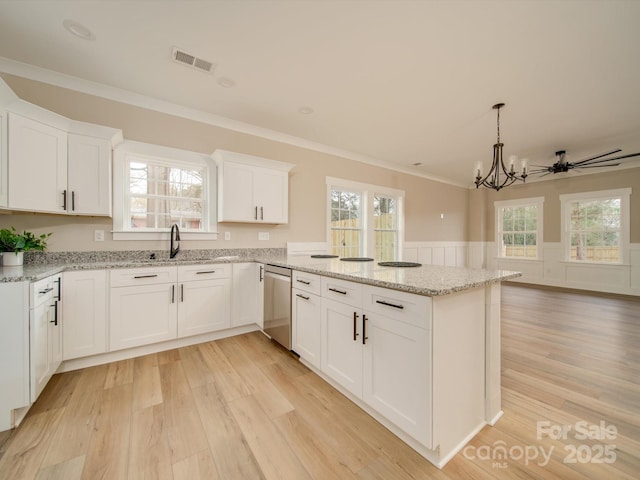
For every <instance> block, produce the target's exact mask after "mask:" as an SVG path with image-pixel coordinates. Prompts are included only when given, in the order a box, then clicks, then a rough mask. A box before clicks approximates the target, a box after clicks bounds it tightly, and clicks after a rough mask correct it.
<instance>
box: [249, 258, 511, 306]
mask: <svg viewBox="0 0 640 480" xmlns="http://www.w3.org/2000/svg"><path fill="white" fill-rule="evenodd" d="M257 260H258V261H261V262H262V263H268V264H272V265H277V266H282V267H288V268H292V269H294V270H299V271H302V272H307V273H316V274H318V275H323V276H327V277H332V278H338V279H342V280H350V281H353V282H359V283H364V284H367V285H374V286H377V287H384V288H391V289H393V290H400V291H403V292H409V293H415V294H418V295H426V296H429V297H432V296H438V295H448V294H451V293H455V292H460V291H463V290H468V289H470V288H475V287H480V286H483V285H488V284H492V283H497V282H502V281H505V280H510V279H513V278H517V277H520V276H521V275H522V273H520V272H512V271H507V270H485V269H477V268H462V267H445V266H440V265H423V266H421V267H382V266H380V265H378V263H377V262H375V261H373V262H345V261H342V260H340V259H338V258H332V259H314V258H310V257H309V256H308V255H289V256H280V257H278V256H274V257H271V258H262V259H257Z"/></svg>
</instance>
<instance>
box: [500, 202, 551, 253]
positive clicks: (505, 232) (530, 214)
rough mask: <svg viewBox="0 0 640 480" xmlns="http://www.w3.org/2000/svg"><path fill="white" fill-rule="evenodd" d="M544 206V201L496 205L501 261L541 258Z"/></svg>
mask: <svg viewBox="0 0 640 480" xmlns="http://www.w3.org/2000/svg"><path fill="white" fill-rule="evenodd" d="M543 202H544V198H543V197H537V198H523V199H518V200H507V201H501V202H495V209H496V242H497V243H498V246H499V248H498V255H499V256H500V257H503V258H522V259H537V258H539V257H540V256H541V255H540V253H541V252H540V244H541V243H542V213H543V210H542V208H543Z"/></svg>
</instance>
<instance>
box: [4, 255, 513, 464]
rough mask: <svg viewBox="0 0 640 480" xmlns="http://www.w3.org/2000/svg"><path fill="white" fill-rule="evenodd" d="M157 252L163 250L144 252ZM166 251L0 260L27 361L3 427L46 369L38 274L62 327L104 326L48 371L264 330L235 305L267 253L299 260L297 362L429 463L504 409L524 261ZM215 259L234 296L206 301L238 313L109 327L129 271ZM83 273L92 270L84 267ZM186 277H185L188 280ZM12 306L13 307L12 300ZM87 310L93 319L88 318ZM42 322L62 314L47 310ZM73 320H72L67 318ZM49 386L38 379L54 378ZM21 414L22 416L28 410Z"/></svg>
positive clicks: (295, 265)
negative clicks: (198, 328)
mask: <svg viewBox="0 0 640 480" xmlns="http://www.w3.org/2000/svg"><path fill="white" fill-rule="evenodd" d="M150 253H151V254H152V255H151V256H152V257H156V258H155V259H152V258H149V257H150ZM163 253H164V252H86V253H84V252H82V253H75V254H74V253H73V252H69V253H64V252H57V253H52V254H49V253H47V254H46V255H44V256H43V257H42V258H39V259H38V261H36V262H33V263H27V264H25V266H24V267H20V268H17V269H16V268H13V269H7V268H2V269H0V287H1V288H0V293H1V295H0V297H1V298H2V299H3V305H4V306H5V312H4V314H3V319H4V320H6V321H5V323H6V325H7V326H8V325H10V324H11V325H14V326H15V332H14V333H15V334H14V335H13V336H11V335H6V336H5V338H4V341H5V344H4V347H3V352H5V356H7V355H9V354H11V355H15V356H16V358H17V359H18V360H16V358H12V359H11V361H9V358H8V357H7V358H6V359H5V360H6V361H7V362H8V363H7V364H11V365H16V366H19V367H20V368H21V372H22V373H21V374H20V375H18V376H15V375H14V376H12V377H11V378H12V379H13V378H15V379H16V381H18V380H19V382H18V383H19V385H13V384H11V385H10V384H9V383H7V384H6V388H5V390H6V391H7V392H9V391H11V392H14V393H15V396H16V397H17V398H16V399H15V401H14V400H13V399H11V398H9V397H7V396H5V397H3V402H0V403H2V405H0V407H2V408H1V409H0V410H2V414H3V417H2V419H3V424H2V425H3V426H4V428H3V429H6V428H10V427H11V426H15V425H17V424H18V423H19V420H18V419H17V416H16V415H14V414H13V413H12V411H13V409H15V408H17V407H22V406H27V405H28V403H29V397H30V396H31V402H33V401H34V400H35V398H36V397H37V392H38V391H39V390H40V389H41V388H36V387H37V385H33V383H32V384H31V387H30V385H29V382H30V380H29V379H30V378H31V381H32V382H33V380H34V379H36V380H37V379H38V378H40V377H38V376H37V375H35V374H34V372H31V374H30V373H29V365H30V364H31V365H33V364H34V363H33V362H31V363H30V362H29V357H30V356H33V354H34V352H37V351H38V350H37V349H36V348H35V344H33V342H30V341H29V334H28V332H29V328H28V325H29V321H28V319H29V318H30V317H31V318H32V320H33V319H34V318H36V317H34V316H33V315H30V313H29V312H30V311H33V308H32V307H33V306H37V305H36V304H35V300H33V299H32V300H31V302H30V301H29V292H31V294H32V296H33V295H34V294H35V293H34V292H38V291H39V288H37V287H38V285H39V284H40V283H41V282H49V281H55V279H56V278H59V275H60V274H62V275H63V281H62V282H61V285H62V292H60V291H59V288H60V283H59V282H58V283H57V284H55V285H54V287H55V288H45V289H43V292H50V291H51V290H53V291H54V293H55V292H57V298H58V299H59V298H60V293H61V294H62V298H63V299H65V297H66V299H67V302H66V304H65V302H64V301H63V302H62V304H63V306H64V308H62V312H63V315H62V320H61V322H62V324H63V325H64V324H66V325H67V329H66V330H65V331H66V332H67V334H73V335H75V336H78V335H80V333H81V332H84V331H85V330H86V331H87V332H88V333H87V339H88V340H91V339H93V338H97V337H95V336H94V335H93V334H92V332H95V331H97V330H95V328H98V327H100V328H101V329H102V331H103V334H102V337H100V338H102V347H101V350H100V351H99V352H97V351H92V352H89V353H84V354H80V353H75V352H73V351H69V350H68V346H69V344H68V343H65V344H64V349H63V352H62V354H63V356H62V365H61V366H60V368H59V369H58V367H57V365H59V360H60V358H58V362H57V363H53V364H52V366H50V368H48V370H47V371H48V376H49V377H50V375H51V374H53V373H55V372H56V370H57V371H68V370H73V369H75V368H82V367H85V366H90V365H98V364H100V363H105V362H110V361H114V360H121V359H124V358H132V357H135V356H138V355H143V354H146V353H150V352H155V351H162V350H168V349H172V348H177V347H180V346H185V345H192V344H195V343H202V342H206V341H211V340H215V339H217V338H223V337H225V336H231V335H239V334H242V333H247V332H249V331H254V330H259V329H261V328H262V323H261V321H262V318H261V317H262V316H261V314H259V313H253V314H252V315H245V317H247V318H245V319H244V320H246V322H244V321H243V322H238V321H237V320H238V319H237V318H235V317H236V316H238V314H237V312H239V311H240V310H239V308H240V307H238V308H236V307H234V306H233V305H238V306H240V304H242V305H241V306H242V307H243V308H244V306H246V305H245V304H248V300H249V299H252V298H253V297H254V295H250V294H249V293H248V292H250V291H253V289H255V288H257V287H258V286H259V285H260V283H259V282H260V280H259V278H260V277H259V275H258V270H259V265H263V264H271V265H277V266H281V267H286V268H290V269H292V271H293V273H292V279H291V280H292V285H293V288H292V293H293V295H292V305H291V307H292V313H293V325H292V327H293V328H292V330H293V331H292V334H293V338H292V340H293V342H292V350H293V351H294V352H295V353H297V354H298V355H299V356H300V361H301V362H303V363H304V364H305V365H306V366H308V367H309V368H310V369H312V370H313V371H314V372H315V373H317V374H318V375H319V376H320V377H322V378H323V379H324V380H326V381H327V382H328V383H330V384H331V385H333V386H334V387H335V388H336V389H337V390H339V391H340V392H342V393H343V394H344V395H346V396H347V397H348V398H349V399H351V400H352V401H353V402H354V403H356V404H357V405H358V406H360V407H361V408H362V409H364V410H365V411H366V412H367V413H369V414H370V415H371V416H373V417H374V418H375V419H376V420H378V421H379V422H380V423H382V424H383V425H384V426H386V427H387V428H388V429H389V430H390V431H392V432H393V433H394V434H396V435H397V436H398V437H399V438H401V439H402V440H404V441H405V442H406V443H407V444H408V445H410V446H411V447H412V448H413V449H415V450H416V451H417V452H419V453H420V454H421V455H422V456H424V457H425V458H426V459H427V460H429V461H430V462H432V463H433V464H435V465H437V466H439V467H442V466H444V465H445V464H446V463H447V461H448V460H450V459H451V458H452V457H453V456H454V455H455V454H456V453H457V452H458V451H460V449H462V448H463V447H464V446H465V445H466V443H467V442H468V441H469V440H470V439H471V438H472V437H473V436H474V435H475V434H476V433H477V432H478V431H479V430H480V429H481V428H483V427H484V426H485V425H493V424H494V423H495V422H496V421H497V419H498V418H499V417H500V415H501V413H502V412H501V401H500V282H501V281H504V280H509V279H512V278H515V277H518V276H519V275H520V274H519V273H517V272H505V271H488V270H479V269H465V268H455V267H442V266H433V265H425V266H421V267H418V268H397V267H383V266H379V265H377V263H375V262H355V263H349V262H344V261H340V260H339V259H311V258H309V256H303V255H288V256H287V255H286V254H285V252H284V250H280V249H271V251H268V250H260V249H252V250H241V249H238V250H237V251H220V250H206V251H205V250H194V251H188V250H187V251H185V252H183V253H182V254H181V256H179V257H178V258H176V259H172V260H169V259H166V258H164V257H162V254H163ZM216 264H227V265H220V266H221V267H224V268H221V269H220V271H221V272H223V273H224V272H226V275H227V277H226V279H221V280H216V281H215V282H217V283H216V285H217V284H218V283H220V284H222V283H225V284H227V285H229V287H228V288H229V290H226V291H225V290H221V289H218V290H217V291H218V292H226V293H225V295H227V297H229V298H227V299H226V300H225V298H226V297H225V298H223V297H224V295H223V296H220V295H221V294H219V295H218V301H219V302H218V303H217V305H218V306H217V307H215V308H214V309H213V310H210V312H211V313H212V314H214V315H215V314H216V313H217V312H218V310H216V309H220V308H223V307H222V306H223V305H227V306H226V307H224V308H227V309H228V308H229V306H228V305H229V304H231V312H232V313H231V318H230V320H229V321H228V323H227V326H226V327H224V326H222V327H217V326H216V327H215V328H213V327H212V328H211V329H209V330H210V331H207V333H198V334H191V333H189V332H188V331H186V332H185V334H180V333H179V332H180V330H179V329H180V325H181V322H182V321H189V319H190V318H191V317H189V316H187V318H184V319H183V318H182V317H181V318H179V319H176V318H175V317H167V319H168V321H170V323H171V325H176V324H177V325H178V327H177V328H178V334H174V335H172V336H166V338H162V339H161V340H157V341H152V340H153V339H151V340H149V341H146V339H145V342H144V343H145V344H144V345H143V344H142V343H141V342H139V343H138V346H132V347H128V346H125V347H126V348H124V347H122V346H119V345H118V344H117V340H118V337H117V336H116V335H115V334H114V332H115V333H117V329H115V327H117V326H118V322H121V321H122V319H120V318H119V315H118V314H117V311H116V310H115V309H114V306H113V305H114V300H115V299H117V297H115V296H114V295H115V293H119V290H118V289H120V290H122V289H123V288H128V287H121V286H119V283H118V282H120V283H122V278H123V275H125V276H126V275H129V276H131V275H135V276H136V277H135V278H140V279H143V281H148V278H149V274H150V272H151V273H153V272H152V270H154V271H155V270H158V271H161V272H160V273H166V274H169V273H171V275H176V272H186V273H188V272H187V270H188V271H191V270H192V269H193V268H197V266H198V265H201V266H205V265H209V266H211V265H216ZM247 267H251V268H250V269H248V270H247ZM85 270H86V271H88V272H86V275H85V274H82V272H83V271H85ZM214 270H216V271H217V270H218V269H216V268H214V269H211V268H207V269H206V273H209V274H213V271H214ZM236 270H237V272H236ZM243 271H244V272H249V273H251V272H252V271H253V272H255V274H250V275H249V276H245V277H238V278H237V280H238V282H236V273H240V272H243ZM156 273H158V272H156ZM81 274H82V275H81ZM181 274H182V273H178V276H180V275H181ZM65 276H67V278H66V281H65V278H64V277H65ZM75 276H77V277H78V278H80V277H83V276H89V277H92V278H93V276H96V278H98V277H99V278H100V279H101V280H100V281H101V284H100V285H101V286H100V288H98V289H97V290H95V291H96V292H98V293H100V296H101V301H100V302H93V303H90V304H87V305H88V306H87V308H85V309H84V310H79V311H78V312H82V315H77V314H76V315H75V316H74V315H73V313H74V312H73V309H70V308H69V306H70V305H75V303H74V296H77V293H78V292H76V290H77V288H76V287H74V283H73V280H74V277H75ZM155 276H157V275H154V277H155ZM199 276H202V275H199ZM171 278H172V279H171V281H170V282H169V281H167V282H168V283H167V282H165V283H166V284H165V283H163V284H162V285H164V286H163V287H162V288H163V289H164V290H162V291H163V292H165V290H166V292H169V293H168V294H167V293H166V292H165V293H162V298H164V299H165V300H167V302H169V307H170V308H174V309H175V307H176V302H175V297H174V296H172V293H173V292H174V291H175V287H174V285H176V284H175V283H174V280H175V279H173V277H171ZM231 278H234V280H233V282H232V281H231ZM151 280H154V279H151ZM183 282H184V280H178V283H179V284H180V285H182V284H183ZM196 283H197V284H198V285H203V286H206V285H205V283H201V282H196ZM84 284H87V285H90V284H88V283H86V282H85V283H83V285H84ZM75 285H77V282H76V283H75ZM151 287H153V285H152V286H151ZM56 288H57V289H56ZM154 288H155V287H154ZM180 288H181V287H180ZM14 291H16V292H18V291H19V292H20V295H16V294H14ZM114 291H115V293H114ZM256 292H257V290H256ZM205 293H206V292H205ZM211 295H213V291H212V293H211ZM165 297H166V298H165ZM87 298H88V297H87ZM92 298H93V297H92ZM95 298H98V297H95ZM136 298H137V297H136ZM82 301H84V297H83V298H82ZM51 303H52V304H55V303H56V302H51ZM160 303H161V302H160ZM30 304H31V305H32V307H31V310H30ZM155 304H159V303H158V302H155V303H154V305H155ZM10 305H12V306H13V307H14V310H15V311H14V310H7V308H8V307H9V306H10ZM43 305H49V304H48V303H45V304H43ZM105 305H111V308H109V309H108V311H110V313H109V314H105ZM115 305H117V304H115ZM158 308H159V307H158ZM212 308H213V307H212ZM92 309H93V310H92ZM52 311H53V310H52ZM78 312H76V313H78ZM234 312H236V313H234ZM256 312H257V310H256ZM49 313H51V312H49ZM54 313H55V312H54ZM65 314H66V317H65ZM209 316H211V315H209ZM155 317H158V318H159V315H156V316H154V317H153V318H155ZM37 318H39V317H37ZM91 318H93V322H94V323H93V326H91V324H89V323H88V322H89V320H87V319H91ZM238 318H239V317H238ZM43 319H44V320H43V321H45V320H47V319H48V317H47V316H43ZM69 322H71V323H69ZM254 322H255V323H254ZM44 324H46V325H54V326H55V325H57V324H56V323H50V322H48V321H46V322H45V323H44ZM71 324H73V325H76V328H69V325H71ZM51 328H52V329H53V331H54V333H55V334H56V335H58V336H57V337H54V338H59V333H57V332H55V328H54V327H51ZM91 328H94V330H91ZM89 334H91V335H89ZM10 337H11V338H10ZM30 343H31V345H30ZM58 344H61V342H59V343H58ZM82 345H84V344H82ZM10 347H11V348H10ZM18 347H20V350H19V351H18V350H17V348H18ZM3 382H4V380H3ZM41 383H42V385H40V386H41V387H42V386H44V383H46V380H43V381H42V382H41ZM34 392H35V394H34ZM18 397H19V398H18ZM5 400H6V401H5ZM10 400H11V402H10ZM5 403H6V405H5ZM21 412H22V414H24V413H26V410H25V409H22V410H21ZM12 419H13V420H12Z"/></svg>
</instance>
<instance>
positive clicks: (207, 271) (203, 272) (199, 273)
mask: <svg viewBox="0 0 640 480" xmlns="http://www.w3.org/2000/svg"><path fill="white" fill-rule="evenodd" d="M205 273H216V271H215V270H206V271H202V272H196V275H204V274H205Z"/></svg>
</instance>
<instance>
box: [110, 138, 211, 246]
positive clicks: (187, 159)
mask: <svg viewBox="0 0 640 480" xmlns="http://www.w3.org/2000/svg"><path fill="white" fill-rule="evenodd" d="M216 172H217V169H216V165H215V162H214V160H213V159H212V158H211V156H209V155H204V154H201V153H197V152H190V151H187V150H181V149H177V148H171V147H165V146H162V145H153V144H149V143H142V142H135V141H131V140H125V141H124V142H122V143H121V144H120V145H118V146H117V147H116V148H115V149H114V154H113V239H114V240H168V239H169V231H170V227H171V225H172V224H174V223H176V224H178V225H179V227H180V230H181V236H182V239H183V240H187V239H193V240H196V239H197V240H215V239H216V238H217V233H216V227H217V219H216V191H215V188H216Z"/></svg>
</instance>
